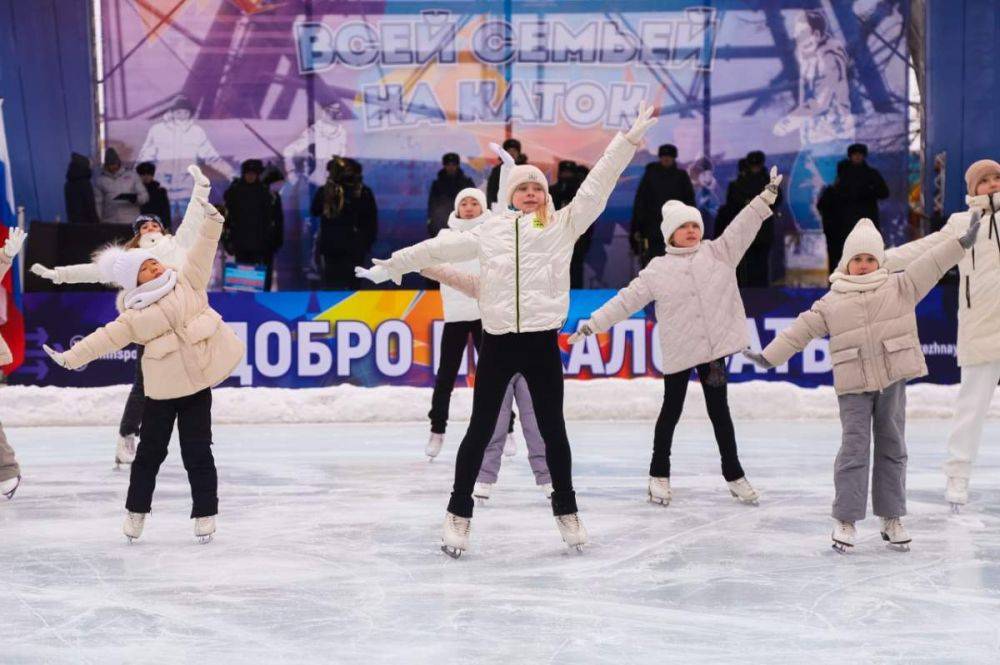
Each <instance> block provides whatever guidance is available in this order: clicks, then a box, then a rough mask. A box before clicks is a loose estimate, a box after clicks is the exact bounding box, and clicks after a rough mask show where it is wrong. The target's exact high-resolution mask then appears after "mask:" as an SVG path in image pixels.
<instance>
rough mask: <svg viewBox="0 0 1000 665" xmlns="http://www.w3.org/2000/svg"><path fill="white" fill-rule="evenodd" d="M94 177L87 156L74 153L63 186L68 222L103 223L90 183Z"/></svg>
mask: <svg viewBox="0 0 1000 665" xmlns="http://www.w3.org/2000/svg"><path fill="white" fill-rule="evenodd" d="M92 175H93V174H92V172H91V170H90V160H89V159H88V158H87V157H86V156H85V155H81V154H80V153H78V152H74V153H73V154H72V156H70V159H69V166H68V167H67V168H66V184H65V185H64V186H63V196H64V197H65V199H66V220H67V221H69V222H70V223H71V224H97V223H98V222H100V221H101V218H100V217H98V216H97V203H96V201H95V200H94V186H93V184H92V183H91V182H90V178H91V176H92Z"/></svg>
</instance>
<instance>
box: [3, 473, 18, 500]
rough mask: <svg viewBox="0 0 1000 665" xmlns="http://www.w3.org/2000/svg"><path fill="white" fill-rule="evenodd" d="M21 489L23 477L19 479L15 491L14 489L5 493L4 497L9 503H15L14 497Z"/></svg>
mask: <svg viewBox="0 0 1000 665" xmlns="http://www.w3.org/2000/svg"><path fill="white" fill-rule="evenodd" d="M19 487H21V477H20V476H18V477H17V485H14V489H12V490H11V491H9V492H4V495H3V496H4V498H5V499H7V500H8V501H13V500H14V495H15V494H17V490H18V488H19Z"/></svg>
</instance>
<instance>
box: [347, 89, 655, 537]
mask: <svg viewBox="0 0 1000 665" xmlns="http://www.w3.org/2000/svg"><path fill="white" fill-rule="evenodd" d="M652 115H653V111H652V109H651V108H648V107H647V106H646V104H645V103H643V104H641V105H640V107H639V114H638V117H637V119H636V121H635V123H634V124H633V125H632V127H631V128H630V129H629V130H628V132H627V133H625V134H618V135H617V136H615V137H614V139H612V141H611V143H610V144H609V145H608V147H607V148H606V149H605V151H604V155H603V156H602V157H601V158H600V159H599V160H598V161H597V164H595V165H594V168H593V170H592V171H591V172H590V174H589V175H588V176H587V179H586V180H584V182H583V184H581V185H580V189H579V191H578V192H577V194H576V196H575V197H574V198H573V200H572V201H571V202H570V203H569V204H568V205H567V206H565V207H563V208H561V209H560V210H558V211H553V210H552V209H551V207H550V206H549V198H550V197H549V195H548V183H547V182H546V180H545V176H544V175H543V174H542V172H541V171H540V170H539V169H537V168H536V167H534V166H529V165H520V166H515V167H514V168H512V169H511V171H510V176H509V179H508V182H507V183H506V187H505V189H504V192H503V193H502V196H501V198H500V200H501V201H502V202H503V204H504V205H507V206H509V209H508V210H506V211H504V212H503V214H501V215H495V216H494V218H493V219H490V220H489V221H487V222H486V223H484V224H482V225H481V226H479V227H478V228H476V229H473V230H472V231H469V232H467V233H461V234H454V235H448V236H445V237H441V236H438V237H436V238H432V239H430V240H425V241H424V242H422V243H419V244H417V245H414V246H413V247H408V248H406V249H401V250H399V251H397V252H395V253H393V255H392V257H391V258H389V259H386V260H384V261H376V262H375V263H376V265H377V267H376V268H375V269H373V270H372V271H362V274H363V275H364V276H367V277H369V278H372V279H373V281H380V280H384V279H387V278H391V279H393V280H394V281H396V282H397V283H398V282H399V281H400V279H401V278H402V275H403V274H404V273H407V272H412V271H419V270H421V269H423V268H428V267H431V266H434V265H437V264H441V263H454V262H457V261H466V260H469V259H472V258H476V257H478V258H479V265H480V281H481V289H480V293H479V311H480V312H481V313H482V317H483V319H482V321H483V330H484V334H483V343H482V347H481V348H480V351H479V365H478V367H477V372H476V385H475V392H474V395H473V404H472V417H471V420H470V422H469V429H468V431H467V432H466V434H465V438H464V439H463V440H462V444H461V447H460V448H459V450H458V456H457V460H456V464H455V484H454V487H453V489H452V494H451V500H450V501H449V502H448V513H447V515H446V517H445V524H444V538H443V540H444V544H443V547H442V549H444V551H445V552H446V553H448V554H450V555H451V556H456V557H457V556H459V555H461V553H462V551H464V550H465V549H466V548H467V547H468V542H469V529H470V525H471V518H472V510H473V504H474V502H473V498H472V493H473V487H474V485H475V482H476V477H477V475H478V474H479V469H480V466H481V465H482V461H483V454H484V452H485V450H486V446H487V445H488V444H489V442H490V439H491V437H492V435H493V430H494V427H495V426H496V423H497V416H498V414H499V412H500V407H501V404H502V402H503V399H504V395H505V393H506V391H507V384H508V383H510V380H511V378H512V377H513V376H514V374H518V373H519V374H521V375H522V376H523V377H524V379H525V381H526V382H527V383H528V389H529V391H530V392H531V399H532V402H533V403H534V405H535V415H536V417H537V420H538V428H539V430H540V431H541V434H542V437H543V439H544V440H545V457H546V462H547V464H548V467H549V472H550V474H551V476H552V488H553V492H552V512H553V514H554V515H555V517H556V523H557V525H558V527H559V531H560V534H561V535H562V538H563V540H564V541H565V542H566V543H567V545H569V546H570V547H577V548H580V547H582V545H583V544H584V543H585V542H586V540H587V535H586V531H585V530H584V528H583V525H582V524H581V523H580V519H579V516H578V514H577V506H576V494H575V492H574V491H573V479H572V469H571V467H572V462H571V453H570V445H569V439H568V438H567V435H566V423H565V420H564V419H563V410H562V405H563V365H562V357H561V354H560V350H559V344H558V339H559V337H558V336H559V330H560V329H561V328H562V326H563V324H564V322H565V320H566V313H567V310H568V307H569V265H570V259H571V257H572V255H573V246H574V244H575V243H576V240H577V238H579V237H580V236H581V235H582V234H583V232H584V231H586V230H587V228H588V227H589V226H590V225H591V224H592V223H593V222H594V220H596V219H597V217H598V216H599V215H600V214H601V212H602V211H603V210H604V206H605V205H606V204H607V200H608V197H609V196H610V195H611V191H612V190H613V189H614V186H615V183H617V181H618V177H619V176H620V175H621V173H622V171H624V170H625V167H626V166H628V164H629V162H630V161H631V160H632V157H633V155H634V154H635V150H636V147H637V145H638V144H639V142H640V141H641V140H642V137H643V135H644V134H645V133H646V131H647V130H648V129H649V127H650V126H652V125H653V124H654V123H655V122H656V121H655V120H654V119H653V117H652Z"/></svg>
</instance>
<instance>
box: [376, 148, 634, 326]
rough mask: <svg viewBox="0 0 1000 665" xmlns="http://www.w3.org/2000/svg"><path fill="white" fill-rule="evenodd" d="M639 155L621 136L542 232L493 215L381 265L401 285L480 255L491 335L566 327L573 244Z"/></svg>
mask: <svg viewBox="0 0 1000 665" xmlns="http://www.w3.org/2000/svg"><path fill="white" fill-rule="evenodd" d="M634 154H635V145H633V144H632V143H630V142H629V141H628V140H627V139H626V138H625V136H624V135H623V134H618V135H617V136H615V137H614V138H613V139H612V140H611V143H610V144H609V145H608V147H607V149H605V151H604V155H602V156H601V158H600V159H599V160H598V161H597V164H595V165H594V168H593V169H592V170H591V171H590V173H589V174H588V175H587V179H586V180H584V181H583V184H581V185H580V189H579V191H577V193H576V196H575V197H573V200H572V201H571V202H570V203H569V204H568V205H567V206H565V207H563V208H562V209H560V210H558V211H556V212H554V213H551V214H550V216H549V221H548V223H547V224H545V225H544V226H542V225H541V224H540V223H538V222H536V219H535V215H534V214H533V213H532V214H522V213H521V212H519V211H517V210H509V211H506V212H504V213H502V214H500V215H496V214H493V215H491V217H490V219H489V220H488V221H486V222H485V223H484V224H482V225H481V226H479V227H477V228H475V229H473V230H472V231H469V232H467V233H458V234H449V235H447V236H444V237H442V234H439V235H438V236H437V237H436V238H431V239H430V240H425V241H424V242H422V243H419V244H416V245H414V246H412V247H407V248H405V249H401V250H399V251H396V252H394V253H393V255H392V257H391V258H390V259H388V260H386V261H377V262H376V263H377V264H378V265H380V266H382V267H383V268H385V269H387V270H388V271H389V273H390V274H391V275H393V277H394V278H398V277H399V276H401V275H403V274H404V273H407V272H413V271H417V270H421V269H423V268H428V267H430V266H434V265H438V264H441V263H456V262H459V261H467V260H469V259H472V258H475V257H477V256H478V257H479V266H480V282H481V290H480V294H479V310H480V312H482V318H483V328H484V329H485V330H486V332H488V333H490V334H492V335H503V334H505V333H513V332H535V331H540V330H552V329H558V328H561V327H562V326H563V324H564V323H565V321H566V312H567V311H568V309H569V264H570V259H571V258H572V256H573V245H574V243H575V242H576V240H577V238H579V237H580V236H581V235H582V234H583V232H584V231H586V230H587V228H588V227H589V226H590V225H591V224H592V223H593V222H594V220H596V219H597V218H598V216H600V214H601V212H603V211H604V206H605V205H606V204H607V201H608V197H609V196H610V195H611V191H612V190H613V189H614V187H615V184H616V183H617V182H618V177H619V176H620V175H621V173H622V171H624V170H625V167H626V166H628V164H629V162H630V161H631V160H632V156H633V155H634Z"/></svg>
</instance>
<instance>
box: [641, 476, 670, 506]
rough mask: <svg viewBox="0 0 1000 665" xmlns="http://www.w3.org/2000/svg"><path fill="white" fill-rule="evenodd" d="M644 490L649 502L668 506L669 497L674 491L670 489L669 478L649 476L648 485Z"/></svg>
mask: <svg viewBox="0 0 1000 665" xmlns="http://www.w3.org/2000/svg"><path fill="white" fill-rule="evenodd" d="M646 492H647V494H648V496H649V502H650V503H658V504H660V505H661V506H669V505H670V499H671V497H673V495H674V493H673V492H672V491H671V490H670V478H656V477H654V476H650V477H649V485H648V486H647V489H646Z"/></svg>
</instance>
